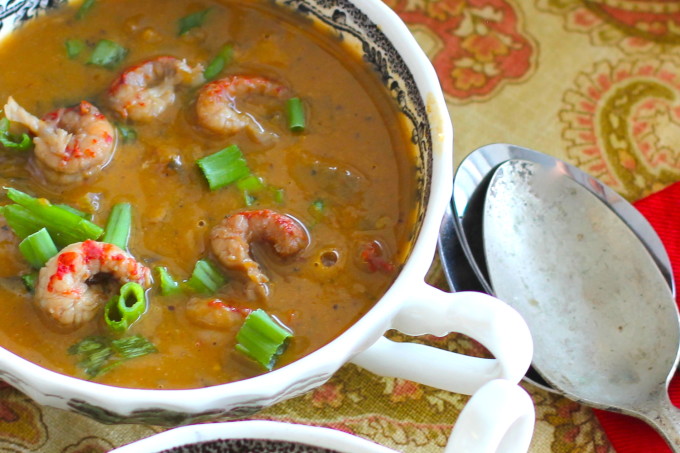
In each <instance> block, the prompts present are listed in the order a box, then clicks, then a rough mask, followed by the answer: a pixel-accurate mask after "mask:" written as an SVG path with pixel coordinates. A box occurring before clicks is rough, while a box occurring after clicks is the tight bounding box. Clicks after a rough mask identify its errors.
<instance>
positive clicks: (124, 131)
mask: <svg viewBox="0 0 680 453" xmlns="http://www.w3.org/2000/svg"><path fill="white" fill-rule="evenodd" d="M116 128H117V129H118V133H119V134H120V136H121V138H122V139H123V143H132V142H134V141H135V140H137V131H136V130H134V129H133V128H131V127H130V126H126V125H125V124H122V123H116Z"/></svg>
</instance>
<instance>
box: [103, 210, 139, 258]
mask: <svg viewBox="0 0 680 453" xmlns="http://www.w3.org/2000/svg"><path fill="white" fill-rule="evenodd" d="M131 226H132V205H130V203H118V204H116V205H114V206H113V208H111V214H109V220H108V222H107V223H106V230H105V231H104V237H102V242H108V243H109V244H113V245H117V246H118V247H120V248H122V249H126V248H127V244H128V239H129V238H130V228H131Z"/></svg>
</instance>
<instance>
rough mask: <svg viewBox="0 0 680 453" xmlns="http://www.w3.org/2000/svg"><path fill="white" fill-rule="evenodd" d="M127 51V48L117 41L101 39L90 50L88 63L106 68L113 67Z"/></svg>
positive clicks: (121, 59)
mask: <svg viewBox="0 0 680 453" xmlns="http://www.w3.org/2000/svg"><path fill="white" fill-rule="evenodd" d="M127 53H128V50H127V49H126V48H125V47H123V46H121V45H120V44H118V43H117V42H114V41H111V40H109V39H102V40H100V41H99V42H98V43H97V45H96V46H95V48H94V50H93V51H92V55H90V59H89V60H88V63H89V64H93V65H96V66H101V67H104V68H107V69H113V68H115V67H116V66H118V64H119V63H120V62H121V61H123V59H124V58H125V56H126V55H127Z"/></svg>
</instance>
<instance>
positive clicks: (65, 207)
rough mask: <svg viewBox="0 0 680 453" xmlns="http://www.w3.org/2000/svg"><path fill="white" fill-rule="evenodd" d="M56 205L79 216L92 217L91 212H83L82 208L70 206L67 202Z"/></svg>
mask: <svg viewBox="0 0 680 453" xmlns="http://www.w3.org/2000/svg"><path fill="white" fill-rule="evenodd" d="M54 206H56V207H58V208H61V209H63V210H65V211H68V212H72V213H74V214H75V215H77V216H78V217H82V218H83V219H88V218H89V217H90V214H88V213H86V212H83V211H81V210H80V209H76V208H74V207H73V206H69V205H67V204H55V205H54Z"/></svg>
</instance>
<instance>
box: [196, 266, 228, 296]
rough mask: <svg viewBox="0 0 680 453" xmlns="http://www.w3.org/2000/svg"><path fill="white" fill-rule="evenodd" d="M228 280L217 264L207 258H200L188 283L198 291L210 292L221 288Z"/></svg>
mask: <svg viewBox="0 0 680 453" xmlns="http://www.w3.org/2000/svg"><path fill="white" fill-rule="evenodd" d="M226 282H227V279H226V278H225V277H224V275H222V273H221V272H220V270H219V269H218V268H217V266H215V265H214V264H213V263H211V262H210V261H207V260H198V261H197V262H196V265H195V266H194V271H193V272H192V273H191V277H190V278H189V280H187V283H186V284H187V286H188V287H189V288H191V289H192V290H194V291H196V292H197V293H202V294H210V293H214V292H215V291H217V290H218V289H220V287H221V286H222V285H224V284H225V283H226Z"/></svg>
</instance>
